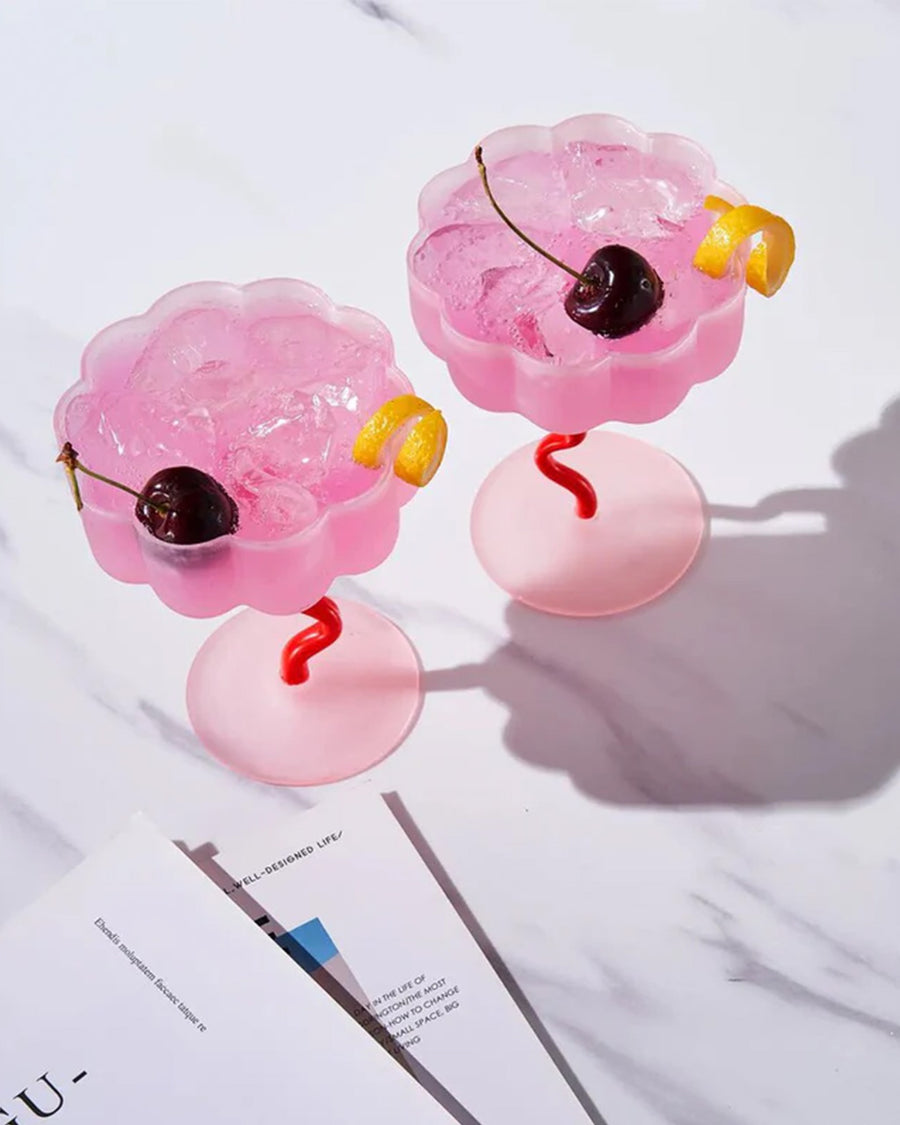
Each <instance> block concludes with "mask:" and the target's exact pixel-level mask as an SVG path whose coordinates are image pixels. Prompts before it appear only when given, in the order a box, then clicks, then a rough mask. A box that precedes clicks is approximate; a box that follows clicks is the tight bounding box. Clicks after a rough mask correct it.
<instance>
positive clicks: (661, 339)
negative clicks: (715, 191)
mask: <svg viewBox="0 0 900 1125" xmlns="http://www.w3.org/2000/svg"><path fill="white" fill-rule="evenodd" d="M491 182H492V185H493V188H494V193H495V195H496V196H497V199H498V200H499V201H500V202H501V203H502V205H503V207H504V210H506V211H507V213H508V214H509V215H510V216H511V217H512V218H514V219H515V221H516V223H517V224H518V225H519V226H521V227H523V229H524V230H525V231H526V232H527V233H528V235H529V236H530V237H531V238H533V239H534V240H535V241H536V242H537V243H539V244H540V245H541V246H544V247H545V248H546V249H547V250H549V251H550V253H552V254H553V255H554V256H555V257H557V258H560V259H561V260H562V261H564V262H566V263H567V264H569V265H571V266H572V267H573V268H574V269H576V270H580V269H581V268H583V266H584V265H585V263H586V262H587V261H588V259H589V258H590V256H591V255H592V254H593V253H594V251H595V250H597V248H598V247H600V246H603V245H605V244H610V243H612V244H615V243H620V244H624V245H627V246H629V247H630V248H631V249H633V250H636V251H637V252H638V253H639V254H641V255H643V257H644V258H646V259H647V261H648V262H649V263H650V265H651V266H653V268H654V269H655V270H656V272H657V273H658V274H659V276H660V277H661V279H662V281H663V285H664V288H665V298H664V300H663V304H662V307H661V308H660V310H659V312H658V313H657V314H656V315H655V316H654V317H653V319H652V320H651V321H650V323H649V324H647V325H646V326H645V327H644V328H642V329H640V330H639V331H638V332H636V333H634V334H633V335H631V336H626V337H624V338H623V339H620V340H607V339H604V338H603V337H602V336H595V335H593V334H592V333H590V332H586V331H584V329H583V328H580V327H579V326H578V325H577V324H575V323H574V322H573V321H572V320H570V319H569V317H568V316H567V315H566V313H565V309H564V307H563V300H564V298H565V294H566V292H567V291H568V290H569V289H570V288H571V287H572V279H571V277H569V276H568V275H567V274H565V273H564V272H563V271H562V270H560V269H559V268H558V267H557V266H555V265H553V263H551V262H549V261H547V259H546V258H542V257H541V256H540V255H539V254H537V253H536V252H535V251H533V250H532V249H531V248H530V247H529V246H527V245H526V244H525V243H523V242H522V241H521V239H519V238H517V237H516V235H515V234H513V232H512V231H511V230H509V228H508V227H506V226H505V225H504V224H503V223H502V222H500V221H499V219H498V217H497V215H496V213H495V212H494V211H493V209H492V208H491V207H490V204H489V203H488V201H487V199H486V197H485V194H484V189H483V188H482V186H481V184H480V182H479V181H478V180H474V181H472V182H470V183H468V184H465V185H464V186H463V187H462V188H460V189H459V190H458V191H457V192H455V193H454V195H452V196H451V198H450V199H449V200H448V201H447V203H446V205H445V207H444V209H443V216H442V217H443V219H444V220H446V225H444V226H441V227H439V228H438V229H437V230H435V231H433V233H431V234H430V235H429V236H428V237H427V238H426V240H425V241H424V243H423V244H422V245H421V247H419V248H418V250H417V251H416V253H415V255H414V257H413V269H414V272H415V274H416V276H417V277H418V278H419V279H420V280H421V281H423V282H424V283H425V284H426V285H427V286H429V287H431V288H434V289H439V290H440V291H441V292H442V293H443V295H444V299H445V301H446V307H447V319H448V321H449V323H450V324H451V325H452V326H453V327H454V328H456V329H457V330H458V331H460V332H462V333H463V334H465V335H467V336H470V337H472V338H474V339H478V340H484V341H486V342H488V343H497V344H511V345H512V346H513V347H515V348H516V349H517V350H518V351H520V352H522V353H524V354H525V355H528V356H531V357H532V358H534V359H539V360H543V361H545V362H548V363H551V364H563V363H581V362H590V361H595V360H601V359H603V358H604V357H605V356H607V355H608V354H609V353H610V352H620V353H625V354H642V353H647V352H654V351H658V350H660V349H663V348H668V347H670V346H671V345H672V344H674V343H677V342H678V340H679V339H681V338H683V337H684V336H685V335H686V334H687V333H688V332H689V331H690V329H691V327H692V325H693V324H694V322H695V321H696V319H697V317H698V316H699V315H700V314H701V313H703V312H707V311H709V310H710V309H712V308H714V307H715V306H716V305H718V304H721V303H724V302H725V301H727V300H728V299H729V298H731V297H733V296H734V294H735V292H736V291H738V290H739V289H740V288H741V287H742V286H743V278H742V276H741V270H740V269H739V267H738V265H737V264H736V265H735V267H734V269H733V271H732V274H731V275H730V277H729V278H728V279H727V281H725V282H723V281H722V280H715V279H713V278H711V277H708V276H707V275H706V274H704V273H701V272H700V271H699V270H696V269H693V268H692V266H691V259H692V258H693V255H694V251H695V250H696V248H697V246H698V245H699V244H700V242H701V240H702V239H703V236H704V235H705V234H706V232H707V230H708V229H709V227H710V225H711V223H712V222H713V220H714V218H715V216H714V215H713V214H711V213H710V212H709V211H707V210H704V207H703V201H704V198H705V196H706V194H707V192H706V188H705V186H704V183H703V181H702V178H701V175H700V173H699V172H697V171H695V170H694V169H692V168H690V167H684V166H683V165H681V164H679V163H676V162H675V161H674V160H672V159H671V158H667V157H662V156H654V155H653V154H650V153H644V152H642V151H641V150H640V149H638V148H634V147H630V146H628V145H609V144H606V145H604V144H595V143H593V142H589V141H576V142H572V143H570V144H567V145H566V146H565V147H564V148H563V149H562V150H561V151H560V152H552V153H542V152H531V153H526V154H524V155H522V156H514V157H508V158H507V159H505V160H500V161H499V162H497V163H496V164H495V165H493V166H492V169H491Z"/></svg>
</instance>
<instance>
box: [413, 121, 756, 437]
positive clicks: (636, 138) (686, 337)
mask: <svg viewBox="0 0 900 1125" xmlns="http://www.w3.org/2000/svg"><path fill="white" fill-rule="evenodd" d="M586 146H602V147H603V148H605V149H606V150H607V151H608V152H609V153H610V154H611V155H612V156H613V157H614V156H615V154H616V152H617V150H620V149H622V147H623V146H627V147H628V148H630V149H634V150H638V151H639V152H641V153H643V154H646V155H647V156H648V157H650V158H653V159H655V160H656V161H657V162H658V163H659V165H660V166H662V167H668V168H670V169H671V174H670V175H669V176H668V180H667V181H666V180H663V182H661V183H659V184H655V185H653V190H651V191H648V192H647V198H646V200H641V199H637V200H636V202H635V205H634V207H633V216H634V218H633V221H634V222H635V224H636V226H637V227H640V228H642V229H641V230H640V235H639V236H635V237H632V238H628V237H627V236H623V235H622V234H621V233H618V232H617V233H615V234H614V235H613V236H612V237H610V236H608V235H607V234H606V231H607V229H613V230H615V226H614V223H615V216H613V215H608V216H605V217H604V216H602V215H601V216H600V217H599V218H598V217H597V216H596V215H595V214H593V213H592V210H591V208H592V204H593V203H594V202H595V198H594V197H592V196H591V193H590V191H589V190H586V191H584V192H583V194H580V195H579V193H578V192H577V191H576V192H574V193H573V191H571V190H570V186H571V184H572V182H574V178H575V176H576V174H578V173H579V165H578V161H579V160H580V159H582V158H583V152H582V150H583V149H584V148H585V147H586ZM483 147H484V151H485V159H486V160H487V161H488V167H489V171H490V172H491V184H492V187H493V190H494V193H495V195H496V196H497V198H498V200H499V201H500V202H501V204H502V205H503V206H504V208H505V209H506V210H507V212H508V213H509V215H510V217H511V218H512V219H513V220H514V221H515V222H517V223H519V225H521V226H522V227H523V228H524V229H525V230H526V231H527V233H529V234H530V235H531V236H532V237H533V238H535V240H536V241H538V242H539V243H541V244H542V245H547V244H548V243H549V248H551V249H552V251H553V252H554V253H556V254H557V256H561V257H563V259H564V260H566V261H568V262H569V264H571V265H573V266H574V267H575V268H576V269H580V268H582V267H583V266H584V264H585V263H586V261H587V259H588V257H589V256H590V254H591V253H593V251H594V250H596V249H597V248H599V246H601V245H603V244H604V243H608V242H613V241H623V242H628V244H630V245H632V246H633V247H634V248H635V249H642V243H645V244H646V245H649V246H653V245H654V244H655V245H657V246H663V247H664V246H665V243H666V237H667V235H668V234H671V231H672V230H673V229H674V226H675V225H676V224H672V225H671V227H670V228H669V230H668V231H667V228H666V219H665V217H663V220H662V224H661V225H660V224H659V222H658V215H657V213H656V212H655V210H654V208H655V207H656V206H657V205H658V204H659V202H660V199H662V200H663V201H664V204H665V206H666V207H667V208H669V209H671V211H672V213H675V214H678V213H679V209H681V210H684V211H686V210H688V209H689V208H690V207H691V205H692V204H693V203H696V202H697V201H699V208H700V214H699V215H696V214H695V215H694V216H692V217H691V220H690V222H689V223H688V224H687V226H688V227H689V234H690V236H691V237H692V238H694V241H693V242H692V243H687V242H686V243H685V246H686V247H687V245H695V244H696V242H698V241H699V236H696V233H697V231H698V230H701V231H702V230H703V229H705V227H706V226H708V225H709V224H710V223H711V222H712V220H713V216H712V215H711V214H710V213H708V212H707V213H705V214H704V213H703V211H702V199H703V196H705V195H707V194H712V195H718V196H721V197H723V198H725V199H728V200H729V201H730V202H733V203H740V202H743V200H742V198H741V196H740V195H738V193H737V192H735V191H734V189H733V188H731V187H729V186H728V185H727V184H724V183H722V182H721V181H719V180H718V179H717V178H716V172H715V166H714V164H713V162H712V159H711V158H710V157H709V156H708V155H707V153H705V152H704V151H703V149H701V148H700V147H699V146H698V145H696V144H695V143H694V142H693V141H690V140H687V139H686V138H684V137H679V136H675V135H672V134H668V133H644V132H642V131H641V130H640V129H638V128H637V127H636V126H634V125H632V124H630V123H629V122H627V121H624V120H623V119H621V118H618V117H611V116H607V115H592V116H583V117H575V118H572V119H570V120H568V121H564V122H562V123H561V124H560V125H557V126H555V127H553V128H547V127H540V126H530V125H529V126H518V127H514V128H508V129H502V130H500V131H499V132H496V133H493V134H491V135H490V136H489V137H487V138H486V139H485V141H484V142H483ZM543 154H546V155H547V157H548V158H549V157H551V156H552V157H553V158H555V159H556V161H557V163H558V162H560V161H562V162H563V164H564V170H563V172H561V173H559V175H558V176H557V182H556V183H555V184H553V183H552V178H551V175H550V173H549V171H548V170H547V169H545V168H542V163H545V162H543V161H542V155H543ZM546 163H549V159H548V161H547V162H546ZM573 170H574V171H573ZM538 174H540V176H541V177H542V178H541V180H540V182H539V183H535V182H534V181H532V184H529V182H528V176H529V175H532V176H535V175H538ZM548 184H549V185H550V186H549V188H548V186H547V185H548ZM582 186H583V184H582ZM688 194H689V195H690V198H688ZM460 224H466V225H468V224H472V225H478V226H483V227H485V228H492V229H494V230H496V233H497V239H498V243H500V244H501V245H503V247H504V250H505V256H503V257H502V258H501V259H498V261H497V262H496V265H497V266H498V267H503V266H506V265H508V264H509V263H510V261H518V262H521V261H522V260H523V259H522V258H521V256H520V257H518V258H516V257H514V255H515V252H516V250H517V251H518V253H519V255H531V260H532V262H535V261H536V259H537V256H536V255H534V252H533V251H531V250H529V249H528V248H527V247H525V246H524V244H522V243H519V244H518V246H517V245H516V240H515V235H513V234H512V232H509V231H507V230H506V228H504V227H503V226H502V224H501V222H500V219H499V217H498V216H497V215H496V213H495V212H494V211H493V210H492V208H491V206H490V203H489V201H488V199H487V197H486V195H485V193H484V190H483V187H482V185H481V181H480V179H479V176H478V170H477V166H476V164H475V161H474V158H473V157H470V158H469V160H467V161H466V163H465V164H460V165H457V166H455V167H453V168H449V169H448V170H446V171H444V172H441V173H440V174H439V175H437V176H435V177H434V179H432V180H431V181H430V182H429V183H428V184H427V185H426V186H425V188H424V189H423V191H422V193H421V195H420V197H419V231H418V233H417V234H416V236H415V238H414V239H413V241H412V243H411V245H410V247H409V251H408V255H407V265H408V275H409V289H410V301H411V307H412V314H413V319H414V320H415V323H416V327H417V328H418V331H419V334H420V335H421V337H422V339H423V341H424V342H425V344H426V345H427V346H428V347H429V348H430V350H431V351H433V352H434V353H435V354H436V355H437V356H439V357H440V358H441V359H443V360H444V361H445V362H446V363H447V366H448V368H449V371H450V374H451V377H452V378H453V381H454V382H455V384H456V385H457V387H458V388H459V390H460V391H461V392H462V393H463V394H464V395H465V396H466V398H468V399H469V400H470V401H471V402H473V403H475V405H476V406H480V407H482V408H483V409H485V410H492V411H506V412H516V413H519V414H522V415H524V416H525V417H526V418H529V419H530V420H531V421H533V422H535V423H536V424H537V425H538V426H541V427H542V428H544V429H546V430H550V431H559V432H563V433H575V432H578V433H580V432H583V431H586V430H590V429H592V428H593V427H595V426H598V425H600V424H601V423H604V422H609V421H619V422H636V423H644V422H653V421H656V420H658V419H660V418H662V417H664V416H665V415H667V414H669V413H670V412H671V411H672V410H674V409H675V408H676V407H677V406H678V405H679V403H680V402H681V401H682V400H683V399H684V397H685V395H686V394H687V393H688V391H689V390H690V388H691V387H692V386H693V385H694V384H695V383H700V382H705V381H707V380H709V379H712V378H714V377H715V376H716V375H719V374H720V373H721V372H722V371H724V370H725V368H726V367H727V366H728V365H729V364H730V363H731V361H732V360H733V359H734V356H735V354H736V353H737V349H738V346H739V344H740V339H741V332H742V328H743V312H744V295H745V292H746V286H745V284H744V280H743V270H744V262H745V257H746V255H745V254H743V253H742V254H741V255H739V256H738V257H737V258H736V260H735V262H734V263H733V268H732V270H731V272H730V274H729V276H728V277H727V278H726V279H723V280H721V281H713V280H712V279H709V278H704V277H699V276H698V277H697V278H693V277H692V275H691V274H690V273H689V271H691V268H692V267H691V261H690V257H689V256H687V255H685V258H684V260H683V261H682V262H681V263H680V264H679V263H678V262H677V261H676V263H675V272H676V273H678V272H679V271H681V273H682V279H684V278H689V279H690V280H691V282H692V284H694V285H695V287H696V288H697V292H696V293H694V294H693V298H692V302H691V309H690V312H689V315H687V316H684V317H682V318H680V319H677V320H676V321H675V322H673V323H671V324H669V325H662V326H661V325H660V322H659V318H660V317H662V316H663V315H664V314H666V304H665V303H664V305H663V309H662V310H661V312H660V313H659V314H657V321H656V324H654V322H653V321H651V323H650V325H648V326H647V327H646V328H645V329H642V330H641V331H640V332H638V333H636V334H635V335H634V336H633V337H627V338H625V339H623V340H619V341H605V340H602V339H600V338H594V339H586V340H585V341H584V346H583V347H580V348H579V349H578V352H577V354H576V355H575V357H574V358H571V359H570V358H567V356H566V355H565V354H564V353H565V347H563V348H562V349H560V352H559V354H556V355H554V357H553V358H542V357H541V356H539V355H535V354H528V353H527V351H525V350H523V349H522V348H521V347H519V346H516V344H514V343H511V342H497V341H495V340H491V339H490V338H486V336H488V335H489V334H486V333H485V332H483V331H481V330H480V329H479V326H478V323H477V318H476V317H474V316H473V315H472V310H473V303H474V301H475V299H476V297H475V295H476V294H477V293H478V291H479V286H480V285H481V284H482V282H481V278H482V277H483V276H484V274H485V272H486V268H489V267H490V264H491V263H490V260H489V257H488V258H487V260H486V259H485V255H483V254H481V253H480V252H479V253H478V254H475V253H473V256H472V262H471V276H470V278H469V281H470V283H471V284H470V285H468V286H467V285H466V284H465V279H463V281H462V283H460V278H459V273H460V271H459V270H457V276H456V277H455V278H454V284H453V286H451V285H448V284H443V283H442V279H441V276H440V270H439V269H437V270H434V269H429V268H428V264H429V263H428V261H427V254H428V247H429V243H430V241H431V240H434V239H435V237H436V236H438V237H439V236H440V235H441V233H442V232H447V233H446V237H447V238H448V239H451V238H452V237H453V228H455V227H458V226H459V225H460ZM610 224H613V226H612V227H610ZM691 224H693V225H691ZM487 233H488V232H487V231H485V234H487ZM648 236H649V240H648ZM695 236H696V237H695ZM700 236H702V234H701V235H700ZM491 237H493V235H491ZM674 237H677V234H675V235H674ZM458 253H459V254H464V253H465V251H464V250H463V251H460V252H458ZM657 253H658V251H657ZM488 254H489V247H488ZM647 256H648V257H650V259H651V261H653V264H654V265H656V264H657V263H656V261H655V260H654V257H653V256H651V255H650V254H649V253H648V254H647ZM541 268H542V269H546V270H547V271H549V272H550V273H551V274H553V272H554V271H556V274H557V275H558V277H556V278H555V282H556V283H557V285H558V290H559V293H560V294H562V293H563V292H564V291H565V290H566V289H567V288H568V287H569V286H570V285H571V283H572V282H571V278H569V277H568V276H567V275H565V274H563V273H562V271H559V270H557V269H556V267H554V266H552V265H550V264H549V263H547V264H546V265H545V266H544V265H543V264H541ZM657 268H658V270H659V272H660V273H661V274H662V276H663V281H664V283H665V284H666V288H667V291H670V290H672V289H673V282H675V283H677V282H678V277H673V275H672V273H671V269H670V273H669V276H667V275H666V271H665V270H664V269H662V268H660V267H659V266H657ZM463 272H464V271H463ZM694 272H696V271H694ZM550 284H551V286H552V285H553V284H554V281H552V280H551V282H550ZM454 287H455V288H456V292H455V293H454V291H453V289H454ZM558 303H560V304H561V299H560V302H558ZM582 331H583V330H582ZM589 335H590V334H587V333H585V337H589Z"/></svg>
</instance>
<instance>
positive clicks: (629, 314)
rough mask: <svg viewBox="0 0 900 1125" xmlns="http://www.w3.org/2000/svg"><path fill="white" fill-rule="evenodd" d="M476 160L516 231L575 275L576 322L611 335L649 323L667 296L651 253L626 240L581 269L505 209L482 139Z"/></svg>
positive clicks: (571, 310)
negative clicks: (492, 180) (531, 234)
mask: <svg viewBox="0 0 900 1125" xmlns="http://www.w3.org/2000/svg"><path fill="white" fill-rule="evenodd" d="M475 163H476V164H477V166H478V172H479V175H480V176H481V182H482V184H483V185H484V190H485V194H486V195H487V197H488V199H489V200H490V204H491V206H492V207H493V208H494V210H495V211H496V212H497V214H498V215H499V216H500V218H501V219H502V220H503V222H504V223H506V225H507V226H508V227H509V229H510V230H511V231H512V232H513V234H516V235H518V237H519V238H521V239H522V241H523V242H524V243H525V244H526V245H527V246H530V247H531V249H532V250H536V251H537V252H538V253H539V254H543V256H544V257H545V258H546V259H547V260H548V261H549V262H552V263H553V264H554V265H555V266H559V268H560V269H561V270H565V271H566V273H568V274H570V275H571V276H572V277H574V278H575V284H574V285H573V286H572V288H571V289H570V290H569V292H568V294H567V295H566V299H565V308H566V312H567V313H568V315H569V316H570V317H571V319H572V320H574V321H575V323H576V324H580V325H581V326H582V328H586V329H587V330H588V331H589V332H593V333H594V334H595V335H597V336H605V337H606V338H607V339H610V340H617V339H619V337H620V336H630V335H631V333H632V332H637V330H638V329H639V328H643V327H644V325H645V324H646V323H647V321H648V320H650V318H651V317H652V316H653V314H654V313H655V312H656V310H657V309H658V308H659V306H660V305H661V304H662V300H663V283H662V281H661V279H660V276H659V274H658V273H657V272H656V270H655V269H654V268H653V266H651V265H650V263H649V262H648V261H647V259H646V258H643V257H641V255H640V254H638V252H637V251H636V250H631V249H630V248H629V247H627V246H604V247H602V248H601V249H600V250H598V251H597V252H596V253H595V254H593V255H591V260H590V261H589V262H588V264H587V265H586V266H585V267H584V269H583V270H582V271H581V272H580V273H579V272H578V271H577V270H575V269H573V268H572V267H571V266H570V265H567V264H566V263H565V262H563V261H561V260H560V259H559V258H557V257H555V256H554V255H553V254H551V253H550V252H549V251H548V250H545V249H544V248H543V246H539V245H538V244H537V243H536V242H535V241H534V240H533V239H532V238H530V237H529V236H528V235H527V234H526V233H525V232H524V231H523V230H521V228H519V227H517V226H516V224H515V223H514V222H513V221H512V219H510V217H509V216H508V215H507V214H506V212H505V211H504V210H503V208H502V207H501V206H500V204H499V203H498V202H497V200H496V199H495V198H494V193H493V191H491V185H490V183H489V182H488V174H487V168H486V167H485V165H484V156H483V153H482V151H481V145H478V146H477V148H476V149H475Z"/></svg>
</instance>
